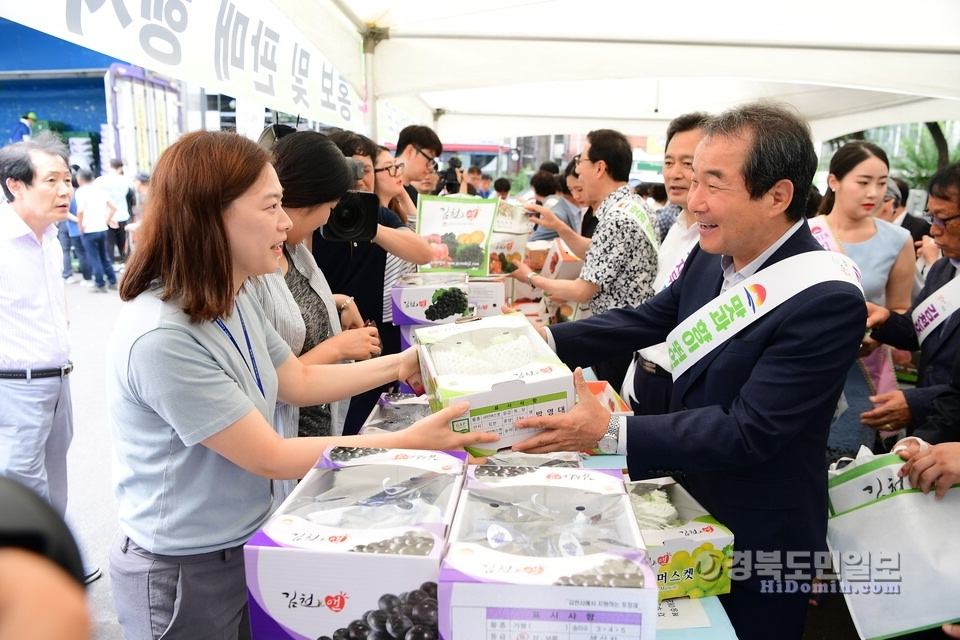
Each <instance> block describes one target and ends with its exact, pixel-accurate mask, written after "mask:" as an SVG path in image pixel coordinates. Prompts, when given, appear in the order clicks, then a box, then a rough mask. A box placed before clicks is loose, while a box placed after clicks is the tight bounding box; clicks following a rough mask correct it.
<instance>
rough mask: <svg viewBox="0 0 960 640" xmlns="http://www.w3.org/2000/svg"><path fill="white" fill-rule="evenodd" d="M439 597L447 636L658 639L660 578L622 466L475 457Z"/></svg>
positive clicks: (459, 639)
mask: <svg viewBox="0 0 960 640" xmlns="http://www.w3.org/2000/svg"><path fill="white" fill-rule="evenodd" d="M438 597H439V602H440V637H441V638H445V639H447V640H451V639H454V638H455V639H456V640H486V639H488V638H490V637H494V638H499V637H500V635H497V634H499V633H501V632H504V633H506V635H505V636H504V637H509V638H516V637H528V638H536V637H541V638H551V637H556V638H574V637H576V638H581V637H582V638H642V639H644V640H646V639H651V638H653V637H654V634H655V631H656V619H657V613H656V612H657V592H656V578H655V576H654V574H653V571H652V570H651V568H650V565H649V563H648V561H647V559H646V554H645V552H644V550H643V542H642V540H641V538H640V531H639V530H638V528H637V524H636V520H635V519H634V517H633V514H632V513H631V508H630V501H629V499H628V498H627V496H626V494H625V493H624V484H623V476H622V474H620V473H619V472H617V471H609V470H607V471H603V470H598V469H574V468H563V467H472V466H471V467H470V470H469V471H468V477H467V480H466V482H465V484H464V490H463V492H462V494H461V496H460V502H459V504H458V506H457V515H456V516H455V518H454V522H453V525H452V527H451V531H450V539H449V543H448V545H447V553H446V554H445V556H444V558H443V562H442V564H441V569H440V582H439V596H438ZM521 633H523V634H525V635H523V636H521V635H520V634H521Z"/></svg>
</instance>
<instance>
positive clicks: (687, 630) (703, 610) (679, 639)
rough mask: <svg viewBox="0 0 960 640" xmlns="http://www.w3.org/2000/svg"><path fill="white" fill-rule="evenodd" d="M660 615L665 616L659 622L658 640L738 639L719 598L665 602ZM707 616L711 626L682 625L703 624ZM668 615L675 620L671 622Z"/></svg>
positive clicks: (683, 599) (661, 606)
mask: <svg viewBox="0 0 960 640" xmlns="http://www.w3.org/2000/svg"><path fill="white" fill-rule="evenodd" d="M684 605H691V606H684ZM697 605H699V606H697ZM660 613H662V614H664V617H661V618H659V619H658V621H657V640H737V634H736V633H735V632H734V630H733V626H732V625H731V624H730V619H729V618H727V612H726V611H724V609H723V605H722V604H720V599H719V598H717V596H712V597H710V598H697V599H696V600H689V599H687V598H680V599H677V600H664V601H663V602H661V603H660ZM703 614H705V615H706V618H707V621H708V623H709V626H697V627H683V626H682V625H684V624H701V623H702V617H703ZM668 616H669V617H671V618H672V620H667V619H666V617H668ZM691 618H692V619H693V620H691Z"/></svg>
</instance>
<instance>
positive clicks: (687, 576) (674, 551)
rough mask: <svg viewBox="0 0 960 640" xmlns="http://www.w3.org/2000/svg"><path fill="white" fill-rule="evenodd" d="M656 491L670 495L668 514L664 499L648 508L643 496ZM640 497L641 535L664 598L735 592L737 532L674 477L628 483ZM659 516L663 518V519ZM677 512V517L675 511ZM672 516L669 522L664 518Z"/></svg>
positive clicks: (636, 498) (637, 508)
mask: <svg viewBox="0 0 960 640" xmlns="http://www.w3.org/2000/svg"><path fill="white" fill-rule="evenodd" d="M651 491H660V492H662V493H663V494H665V495H666V504H667V505H671V506H672V507H673V509H674V510H675V512H674V511H669V510H667V513H668V515H663V513H664V511H663V507H664V503H663V502H660V503H659V504H657V501H654V504H653V505H651V506H653V507H657V508H656V509H652V510H650V512H649V513H648V512H647V511H646V509H645V508H644V507H646V506H647V505H646V503H645V502H644V500H643V499H641V498H640V496H641V495H643V496H644V498H646V497H648V495H649V493H650V492H651ZM627 493H628V495H630V496H631V499H632V500H633V501H634V502H635V503H636V504H635V505H634V510H635V511H637V518H638V521H639V522H640V535H642V536H643V541H644V544H645V545H646V547H647V551H648V554H649V556H650V562H651V564H652V565H653V569H654V571H655V572H656V574H657V587H658V589H659V591H660V599H661V600H665V599H667V598H680V597H688V598H703V597H706V596H715V595H721V594H724V593H730V569H731V567H732V564H733V532H731V531H730V529H728V528H727V527H725V526H723V525H722V524H720V523H719V522H717V519H716V518H714V517H713V516H711V515H710V513H708V512H707V510H706V509H704V508H703V506H701V505H700V503H699V502H697V501H696V500H695V499H694V498H693V496H691V495H690V493H688V492H687V490H686V489H684V488H683V487H682V486H680V485H679V484H677V482H676V481H675V480H673V478H653V479H650V480H640V481H637V482H631V483H628V484H627ZM658 516H659V519H658ZM671 516H672V517H671ZM664 520H670V522H664Z"/></svg>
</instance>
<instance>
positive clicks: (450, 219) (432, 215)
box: [417, 196, 533, 276]
mask: <svg viewBox="0 0 960 640" xmlns="http://www.w3.org/2000/svg"><path fill="white" fill-rule="evenodd" d="M532 228H533V226H532V224H531V223H530V221H529V220H528V219H527V216H526V214H525V213H524V212H523V209H522V207H521V208H517V207H514V206H511V205H508V204H506V203H504V202H503V201H502V200H500V199H499V198H491V199H482V198H474V197H460V196H444V197H439V196H420V198H418V200H417V233H418V234H419V235H421V236H423V237H425V238H426V239H427V241H428V242H429V243H430V246H431V249H432V250H433V259H432V260H431V261H430V263H429V264H426V265H420V267H419V268H418V271H420V272H431V271H440V272H443V271H465V272H467V273H468V274H470V275H471V276H489V275H500V274H505V273H508V272H509V271H511V270H512V269H511V267H510V266H509V265H510V263H511V262H512V261H513V260H518V261H519V260H521V259H522V258H523V255H524V248H525V246H526V243H527V238H529V237H530V231H531V230H532Z"/></svg>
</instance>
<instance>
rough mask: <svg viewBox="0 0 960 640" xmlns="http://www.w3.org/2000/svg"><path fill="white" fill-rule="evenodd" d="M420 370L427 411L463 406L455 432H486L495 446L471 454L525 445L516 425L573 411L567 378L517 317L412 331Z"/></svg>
mask: <svg viewBox="0 0 960 640" xmlns="http://www.w3.org/2000/svg"><path fill="white" fill-rule="evenodd" d="M415 334H416V337H417V343H418V345H419V350H420V351H419V353H420V371H421V377H422V378H423V385H424V387H425V389H426V395H427V397H428V398H429V400H430V406H431V407H432V408H433V410H434V411H439V410H440V409H441V408H443V407H447V406H450V405H451V404H454V403H457V402H464V401H466V402H469V403H470V408H469V410H468V411H467V413H465V414H464V415H463V416H461V417H459V418H455V419H454V420H452V421H451V423H450V428H451V429H453V430H455V431H462V432H467V431H491V432H494V433H496V434H498V435H499V436H500V440H499V441H497V442H495V443H491V444H489V445H484V446H482V447H479V446H478V447H471V448H470V449H469V451H470V452H471V453H473V454H474V455H489V454H490V453H493V452H494V451H496V450H497V449H504V448H508V447H510V446H512V445H514V444H516V443H517V442H520V441H522V440H525V439H527V438H530V437H532V436H534V435H536V433H538V431H537V430H534V429H520V428H518V427H516V426H514V423H515V422H516V421H517V420H519V419H521V418H529V417H537V416H552V415H557V414H561V413H567V412H569V411H570V410H571V409H572V408H573V403H574V388H573V374H572V373H571V371H570V369H569V368H567V366H566V365H565V364H563V362H561V361H560V359H559V358H558V357H557V355H556V354H555V353H554V352H553V351H552V350H551V349H550V347H549V346H547V343H546V342H545V341H544V340H543V338H541V337H540V334H538V333H537V331H536V330H535V329H534V328H533V327H532V326H531V325H530V323H529V322H528V321H527V319H526V318H525V317H524V316H523V314H521V313H510V314H505V315H500V316H491V317H487V318H478V319H476V320H475V321H473V322H465V323H456V324H442V325H436V326H432V327H421V328H418V329H416V330H415Z"/></svg>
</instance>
